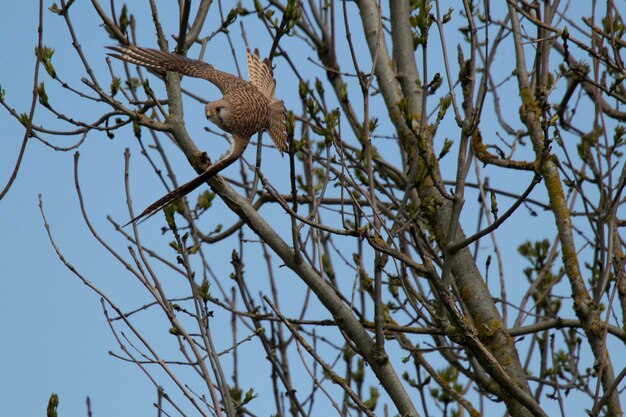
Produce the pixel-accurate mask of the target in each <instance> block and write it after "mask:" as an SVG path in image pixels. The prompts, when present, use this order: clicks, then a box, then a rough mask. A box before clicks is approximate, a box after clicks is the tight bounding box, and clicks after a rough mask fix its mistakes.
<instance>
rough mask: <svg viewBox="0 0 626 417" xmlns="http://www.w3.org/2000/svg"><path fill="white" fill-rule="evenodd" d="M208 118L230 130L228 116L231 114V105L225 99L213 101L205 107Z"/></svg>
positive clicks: (223, 128) (220, 126)
mask: <svg viewBox="0 0 626 417" xmlns="http://www.w3.org/2000/svg"><path fill="white" fill-rule="evenodd" d="M204 112H205V114H206V118H207V119H209V120H210V121H212V122H213V123H215V124H216V125H217V126H218V127H219V128H220V129H222V130H225V131H228V129H227V125H228V117H229V115H230V107H229V106H228V103H226V102H225V101H223V100H218V101H212V102H210V103H208V104H207V105H206V107H205V108H204Z"/></svg>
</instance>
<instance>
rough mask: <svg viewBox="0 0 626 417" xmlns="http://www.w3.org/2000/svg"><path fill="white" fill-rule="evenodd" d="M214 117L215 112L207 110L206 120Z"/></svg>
mask: <svg viewBox="0 0 626 417" xmlns="http://www.w3.org/2000/svg"><path fill="white" fill-rule="evenodd" d="M212 115H213V110H207V111H206V118H207V119H208V118H209V117H211V116H212Z"/></svg>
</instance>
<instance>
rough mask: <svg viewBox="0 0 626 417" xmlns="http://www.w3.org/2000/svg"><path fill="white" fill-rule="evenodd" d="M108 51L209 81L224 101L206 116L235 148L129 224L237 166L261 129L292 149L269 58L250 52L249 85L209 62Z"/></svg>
mask: <svg viewBox="0 0 626 417" xmlns="http://www.w3.org/2000/svg"><path fill="white" fill-rule="evenodd" d="M109 49H111V50H112V51H114V53H111V54H109V55H111V56H112V57H115V58H118V59H121V60H122V61H126V62H128V63H131V64H136V65H141V66H143V67H146V68H151V69H154V70H157V71H169V72H177V73H179V74H182V75H187V76H190V77H196V78H204V79H206V80H207V81H209V82H211V83H212V84H214V85H215V86H216V87H217V88H219V89H220V91H221V92H222V94H223V95H224V96H223V97H222V98H221V99H219V100H216V101H212V102H210V103H208V104H207V105H206V107H205V113H206V116H207V118H208V119H209V120H211V121H212V122H213V123H215V124H216V125H217V126H218V127H220V128H221V129H222V130H224V131H225V132H228V133H231V134H232V146H231V149H230V151H229V152H228V153H227V154H226V155H225V156H223V157H222V158H221V159H220V160H219V161H217V162H216V163H215V164H213V165H211V166H210V167H209V168H208V169H207V171H205V172H204V173H202V174H201V175H199V176H198V177H196V178H194V179H193V180H191V181H189V182H188V183H186V184H183V185H182V186H180V187H178V188H177V189H175V190H174V191H171V192H170V193H168V194H167V195H165V196H163V197H162V198H160V199H159V200H158V201H156V202H154V203H153V204H151V205H150V206H149V207H148V208H147V209H146V210H144V211H143V212H142V213H141V214H140V215H139V216H137V217H135V218H134V219H132V220H131V221H130V222H129V223H132V222H135V221H137V220H139V219H142V218H148V217H150V216H151V215H153V214H154V213H156V212H157V211H159V210H160V209H161V208H163V207H164V206H166V205H167V204H169V203H170V202H171V201H173V200H175V199H177V198H179V197H182V196H184V195H186V194H188V193H189V192H191V191H192V190H194V189H195V188H197V187H198V186H199V185H201V184H202V183H204V182H206V180H208V179H209V178H211V177H213V176H214V175H215V174H217V173H218V172H219V171H221V170H222V169H224V168H226V167H227V166H228V165H230V164H232V163H233V162H234V161H235V160H237V159H238V158H239V157H240V156H241V154H242V153H243V151H244V150H245V149H246V146H247V145H248V142H249V141H250V137H251V136H252V135H253V134H255V133H256V132H258V131H260V130H263V129H265V130H267V131H268V133H269V134H270V137H271V138H272V141H273V142H274V145H276V148H278V150H279V151H280V152H281V154H282V152H283V151H285V150H286V149H287V135H286V133H285V107H284V105H283V103H282V101H280V100H278V99H276V98H275V97H274V91H275V89H276V82H275V80H274V77H273V75H272V68H271V66H270V63H269V61H268V60H267V59H264V60H263V61H261V59H260V58H259V53H258V51H257V50H255V51H254V53H250V51H247V53H246V58H247V63H248V77H249V78H250V81H245V80H243V79H241V78H239V77H237V76H235V75H232V74H229V73H226V72H223V71H219V70H217V69H215V68H214V67H213V66H212V65H211V64H207V63H206V62H202V61H198V60H195V59H189V58H187V57H184V56H182V55H178V54H173V53H170V52H163V51H158V50H155V49H148V48H139V47H136V46H126V47H114V46H111V47H109Z"/></svg>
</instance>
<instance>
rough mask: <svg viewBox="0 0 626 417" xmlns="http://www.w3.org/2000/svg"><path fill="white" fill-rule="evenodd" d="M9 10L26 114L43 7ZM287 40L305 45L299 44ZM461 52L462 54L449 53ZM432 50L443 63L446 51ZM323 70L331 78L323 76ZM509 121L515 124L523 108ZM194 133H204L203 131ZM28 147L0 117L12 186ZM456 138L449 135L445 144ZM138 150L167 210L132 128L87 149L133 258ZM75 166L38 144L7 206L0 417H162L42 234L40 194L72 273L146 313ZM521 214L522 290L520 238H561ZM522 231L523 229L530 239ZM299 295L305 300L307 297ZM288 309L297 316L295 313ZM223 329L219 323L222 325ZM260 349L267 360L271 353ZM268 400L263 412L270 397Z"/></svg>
mask: <svg viewBox="0 0 626 417" xmlns="http://www.w3.org/2000/svg"><path fill="white" fill-rule="evenodd" d="M134 3H137V5H135V4H134ZM139 3H142V4H139ZM143 3H146V4H143ZM158 3H159V7H163V8H162V9H160V10H161V17H162V19H163V21H164V24H165V27H166V31H167V32H168V33H175V32H176V28H177V12H176V11H175V9H174V8H173V6H174V3H175V2H158ZM48 6H50V3H47V4H46V7H48ZM142 8H143V14H142V13H141V10H142ZM349 8H350V9H351V10H352V12H353V13H356V7H355V6H354V5H353V4H351V3H350V4H349ZM2 9H3V10H2V13H0V28H1V29H0V33H1V34H2V36H0V50H2V51H3V54H4V55H3V56H5V57H7V56H8V57H10V59H5V60H4V61H3V62H1V63H0V86H1V87H2V88H3V89H4V90H5V91H6V101H7V102H8V103H10V105H11V106H12V107H14V108H15V109H16V110H17V111H18V112H26V111H28V109H29V106H30V100H31V90H32V82H33V81H32V80H33V68H34V63H35V56H34V53H33V51H34V48H35V46H36V44H37V31H36V29H37V7H36V4H35V2H18V1H9V2H4V4H3V6H2ZM216 10H217V9H216V8H213V9H212V12H211V13H212V14H213V15H212V16H211V17H210V18H209V19H208V22H207V26H206V29H205V31H206V32H207V33H210V32H211V31H213V29H214V28H215V27H216V22H217V21H218V19H217V16H215V15H214V13H215V12H216ZM71 11H72V15H73V21H74V23H75V24H76V27H75V29H76V31H77V35H78V36H79V39H80V42H81V44H82V47H83V50H84V52H85V54H86V55H87V57H88V59H89V60H90V62H91V63H92V64H93V65H94V68H95V70H96V72H97V74H98V75H99V77H100V78H101V79H102V80H106V79H107V77H108V72H107V71H108V70H107V68H106V66H105V60H104V57H105V53H106V51H105V49H104V46H105V45H108V44H110V42H111V41H110V39H108V37H107V36H106V35H105V34H104V30H103V29H102V28H101V27H100V26H99V20H98V18H97V17H96V16H95V13H94V12H93V11H92V6H91V3H90V2H84V1H83V2H76V4H74V6H73V7H72V9H71ZM132 11H133V12H134V13H135V14H136V17H137V19H138V25H139V27H141V28H142V29H140V30H139V32H140V33H141V38H140V40H139V43H140V44H142V45H145V46H155V45H156V41H155V37H154V35H153V32H154V30H153V26H152V23H151V18H150V17H149V12H148V10H147V2H133V4H132ZM250 20H253V19H250ZM247 30H249V33H248V40H249V41H250V43H251V45H252V46H258V47H259V48H261V50H262V51H261V55H264V54H266V53H267V52H268V51H267V50H266V49H263V48H264V47H266V46H267V45H269V41H268V37H267V34H266V33H265V32H262V31H260V30H255V29H254V27H247ZM357 32H358V31H357ZM433 36H434V33H433ZM451 36H452V35H451ZM236 38H237V39H239V37H236ZM44 39H45V40H44V43H45V44H46V45H48V46H51V47H53V48H54V49H55V50H56V52H55V55H54V57H53V62H54V64H55V67H56V69H57V72H58V73H59V74H61V76H62V78H63V79H64V80H67V81H68V82H71V83H72V84H73V86H75V87H79V88H81V89H83V90H84V88H82V86H81V85H80V82H79V79H80V77H82V76H84V71H83V69H82V67H81V66H80V65H79V63H78V61H77V59H76V56H75V54H74V53H73V50H72V47H71V44H70V41H69V37H68V31H67V28H66V26H65V24H64V23H63V21H62V18H61V17H59V16H56V15H54V14H52V13H50V12H48V11H47V10H46V11H45V13H44ZM285 41H286V42H297V40H292V39H286V40H285ZM357 42H358V39H357ZM450 45H451V46H452V45H455V43H454V42H451V43H450ZM359 48H360V49H359V50H360V51H364V50H365V49H364V45H363V44H362V43H361V44H359ZM434 49H435V52H436V51H437V50H436V48H434ZM224 51H225V49H224V45H223V43H219V42H216V43H215V45H213V44H209V50H207V54H206V55H205V59H207V60H209V61H211V62H212V63H214V64H215V65H216V66H217V67H218V68H220V69H224V70H228V71H231V72H235V71H236V70H235V68H234V66H233V63H232V59H231V58H230V55H229V54H225V52H224ZM239 52H240V53H239V57H238V58H239V59H240V61H239V62H240V65H243V66H242V67H241V68H242V71H245V57H244V55H243V49H240V50H239ZM305 54H306V55H303V56H302V57H301V59H302V63H303V67H302V68H303V71H304V72H305V74H306V71H311V70H312V69H310V68H308V67H307V66H309V67H310V66H311V64H310V63H308V64H307V62H306V58H307V57H309V56H311V55H310V52H309V51H306V52H305ZM345 59H348V57H347V56H346V57H345ZM506 59H510V57H506V56H502V57H501V58H500V59H499V61H498V62H503V61H504V60H506ZM454 60H455V59H452V61H454ZM347 67H348V68H350V66H347ZM317 70H318V72H319V69H317ZM276 73H277V79H278V96H279V97H281V98H283V99H284V100H285V102H286V103H287V106H288V107H289V106H296V105H297V103H298V99H297V83H296V81H294V80H293V79H290V78H289V77H284V76H283V77H281V75H283V74H284V75H288V74H289V73H288V71H287V70H286V68H284V67H281V64H280V62H279V63H278V64H277V70H276ZM40 80H42V81H45V82H46V87H47V89H48V95H49V96H50V97H51V99H52V100H54V98H55V93H56V92H59V91H60V88H59V87H58V86H55V83H53V82H51V80H50V79H49V77H48V76H47V74H46V73H45V72H44V71H43V69H42V70H41V71H40ZM151 81H152V82H151V86H152V87H153V88H154V89H155V90H157V91H159V90H158V89H159V88H160V86H159V85H157V84H158V83H159V81H158V80H157V79H156V78H152V79H151ZM103 83H104V82H103ZM104 84H105V85H106V84H107V83H104ZM185 85H186V86H187V87H189V86H192V87H193V88H198V89H200V94H201V95H202V96H203V97H206V98H214V97H216V96H217V90H216V89H215V88H212V87H209V86H207V85H206V84H204V83H194V81H193V80H185ZM66 96H67V95H66ZM59 107H60V108H62V109H65V111H66V112H67V113H68V114H71V115H73V116H75V117H76V118H77V119H82V120H93V119H95V118H96V117H98V116H99V115H100V113H99V112H98V109H97V108H96V107H90V106H84V103H82V102H80V101H75V100H74V101H69V100H68V101H67V102H63V103H62V104H60V105H59ZM185 110H186V120H187V124H188V126H189V127H190V130H191V133H192V136H194V137H204V136H208V134H207V133H206V132H204V130H203V127H204V126H206V121H205V120H204V118H203V117H202V111H201V106H200V105H198V104H195V107H187V108H186V109H185ZM508 111H511V112H517V107H515V108H510V109H508ZM449 119H451V118H449ZM35 122H36V123H37V124H44V125H45V124H50V125H51V126H60V125H59V124H58V123H57V122H56V121H55V120H54V118H53V117H51V116H50V115H49V114H48V112H47V111H46V110H45V109H44V108H42V107H38V108H37V113H36V117H35ZM448 122H449V123H450V122H452V121H451V120H448ZM193 126H196V127H195V128H192V127H193ZM23 134H24V132H23V128H22V126H21V125H19V123H17V122H16V121H15V120H14V119H13V118H11V117H10V116H9V115H8V114H7V112H6V111H4V110H2V111H0V180H1V181H0V183H1V184H2V185H4V183H5V181H6V179H7V178H8V177H9V176H10V173H11V171H12V169H13V167H14V163H15V158H16V156H17V154H18V150H19V146H20V143H21V139H22V137H23ZM444 136H446V135H442V137H444ZM453 139H456V137H453ZM77 140H78V138H76V137H68V138H55V144H57V145H63V146H69V145H70V144H73V143H75V142H76V141H77ZM265 140H268V139H267V138H266V139H265ZM198 144H199V145H200V146H206V149H207V152H208V153H209V154H210V156H212V157H213V158H216V157H217V156H218V155H220V154H221V153H222V152H223V151H224V150H225V149H226V144H225V143H224V142H223V141H219V140H214V142H204V141H198ZM209 144H210V146H209ZM126 147H129V148H130V150H131V152H132V153H133V158H132V167H131V184H132V187H133V193H134V195H133V198H134V201H135V205H136V206H135V207H136V209H137V208H139V207H144V206H145V205H146V204H147V203H150V202H151V201H152V200H154V199H155V197H159V196H160V195H161V194H162V193H163V188H162V186H161V185H160V184H159V182H158V181H157V180H156V178H155V177H154V175H153V174H152V172H150V168H149V166H148V165H147V163H146V162H145V160H144V159H143V158H141V157H140V156H139V147H138V146H137V145H136V142H135V140H134V137H133V136H132V132H131V131H130V130H129V129H128V130H126V131H124V132H119V133H118V134H116V137H115V139H113V140H110V139H108V138H107V137H106V136H105V135H104V134H92V135H90V136H89V137H88V138H87V140H86V142H85V143H84V145H83V146H81V148H80V182H81V186H82V189H83V192H84V194H85V201H86V204H87V209H88V211H89V215H90V218H91V220H92V221H93V224H94V227H95V228H96V230H98V231H99V232H100V233H102V236H103V237H105V239H107V240H109V241H112V242H113V244H114V245H115V247H116V248H117V249H118V250H123V248H124V247H125V246H126V245H127V243H126V242H125V241H124V240H123V239H122V238H120V236H119V235H117V234H115V233H114V232H113V230H112V227H111V225H110V224H109V222H108V221H107V220H106V216H107V215H111V216H112V217H113V218H114V219H115V220H116V221H118V222H125V221H126V220H127V218H128V213H127V211H126V208H125V203H124V201H125V196H124V188H123V174H124V159H123V152H124V149H125V148H126ZM251 148H252V149H248V151H247V153H246V155H247V156H248V157H249V159H248V160H250V161H252V160H253V155H254V152H255V149H254V147H251ZM168 151H169V152H171V154H172V155H177V156H175V157H174V160H175V164H176V165H175V170H176V172H177V174H178V175H179V181H180V180H181V179H186V178H190V177H191V176H192V175H193V173H192V170H191V168H189V166H188V165H187V164H186V163H185V161H184V159H183V157H182V153H180V152H179V151H177V150H176V149H174V148H173V147H169V148H168ZM383 151H384V149H383ZM455 157H456V156H454V158H455ZM73 158H74V157H73V152H55V151H52V150H51V149H49V148H48V147H46V146H44V145H43V144H41V143H39V142H38V141H35V140H33V141H31V142H30V143H29V145H28V147H27V150H26V153H25V156H24V162H23V164H22V167H21V169H20V172H19V174H18V178H17V180H16V182H15V184H14V185H13V187H12V189H11V191H10V192H9V194H8V195H7V196H6V197H5V198H4V199H3V200H1V201H0V245H1V248H0V249H1V250H0V297H2V298H1V301H0V335H1V336H0V375H1V376H0V410H1V411H0V414H1V415H3V416H7V417H32V416H41V415H43V413H44V412H45V406H46V404H47V400H48V397H49V395H50V393H52V392H56V393H58V394H59V396H60V399H61V406H60V408H59V411H60V417H70V416H72V417H77V416H84V415H86V411H85V410H86V408H85V404H84V401H85V398H86V397H87V396H90V397H91V398H92V406H93V410H94V415H95V416H97V417H104V416H120V417H124V416H151V415H155V410H154V408H153V407H152V405H151V404H152V402H154V401H155V400H156V395H155V390H154V388H153V387H152V386H151V385H150V384H149V383H148V381H147V380H146V378H145V377H144V375H143V374H141V372H140V371H139V370H138V369H137V368H136V367H135V366H134V365H132V364H128V363H125V362H122V361H120V360H117V359H115V358H112V357H111V356H110V355H108V354H107V352H108V351H109V350H114V351H115V350H118V348H117V345H116V343H115V341H114V340H113V337H112V335H111V332H110V331H109V329H108V326H107V323H106V321H105V320H104V318H103V315H102V307H101V305H100V302H99V297H98V296H97V295H96V294H94V293H93V292H92V291H90V290H89V289H88V288H86V287H85V286H84V285H83V284H82V283H81V282H80V281H79V280H78V279H76V278H75V277H74V276H73V275H72V274H71V273H70V272H69V271H68V270H67V268H65V266H63V264H62V263H61V262H60V261H59V259H58V257H57V255H56V254H55V253H54V250H53V248H52V246H51V244H50V242H49V240H48V238H47V236H46V232H45V229H44V227H43V221H42V218H41V214H40V212H39V208H38V195H39V194H41V195H42V198H43V203H44V208H45V211H46V215H47V218H48V222H49V223H50V225H51V227H52V232H53V234H54V236H55V239H56V243H57V245H58V246H59V247H60V249H61V250H62V251H63V253H64V255H65V256H66V257H67V259H68V261H69V262H70V263H72V264H73V265H74V266H75V267H76V268H77V269H78V270H80V271H81V272H82V273H84V274H85V275H86V276H87V277H88V278H89V279H91V280H93V281H94V282H96V283H97V285H99V286H102V287H103V288H105V289H106V291H107V293H108V294H110V295H111V296H112V297H113V298H115V299H116V301H118V302H119V303H120V304H122V305H125V306H139V305H141V302H137V300H144V299H145V295H144V294H143V292H142V291H141V288H139V286H138V284H137V283H136V282H130V279H131V278H129V276H128V274H127V273H126V272H125V271H124V269H123V267H122V266H121V265H119V264H118V263H116V262H114V261H113V260H112V258H111V256H110V255H109V254H108V253H107V252H106V251H105V250H104V249H103V248H102V246H100V245H99V244H98V243H97V242H96V241H95V240H94V239H93V237H92V236H91V235H90V233H89V231H88V230H87V227H86V226H85V224H84V222H83V221H82V217H81V215H80V210H79V206H78V199H77V196H76V191H75V189H74V182H73V169H74V168H73ZM452 159H453V158H449V160H451V162H450V163H453V162H454V161H452ZM281 166H285V167H286V166H287V160H286V159H280V158H278V157H277V156H276V155H272V154H271V153H270V152H265V153H264V166H263V169H264V172H266V173H267V175H268V176H270V178H271V179H272V180H273V181H275V182H276V183H278V184H280V176H281V171H280V167H281ZM231 169H233V170H235V169H239V167H238V166H236V167H233V168H231ZM146 172H147V175H145V176H144V175H143V173H146ZM444 174H445V173H444ZM451 178H453V176H452V173H450V175H448V176H447V179H451ZM528 180H530V177H529V178H528ZM494 181H496V182H499V184H495V185H500V186H503V187H505V188H509V189H511V188H514V189H523V188H525V186H526V184H527V183H523V184H510V183H507V181H508V180H507V179H506V178H497V179H495V180H494ZM539 188H541V187H538V190H537V191H536V192H535V193H533V197H534V198H541V197H542V194H543V191H542V189H541V190H540V189H539ZM470 198H475V196H472V197H470ZM509 203H510V201H507V200H501V202H500V204H501V208H504V207H508V204H509ZM216 210H217V209H216ZM216 213H219V214H216V216H218V218H217V219H211V220H212V221H215V223H216V224H217V223H224V224H228V221H229V220H232V215H229V214H228V213H227V212H225V211H224V210H221V211H216ZM519 215H520V216H523V218H526V222H525V223H523V222H518V223H517V224H518V226H517V227H518V228H517V229H515V228H510V227H509V226H508V225H506V226H505V227H503V228H502V229H501V230H500V231H499V232H498V233H501V236H505V238H504V241H505V242H507V239H511V244H510V245H503V249H504V255H505V256H506V259H507V262H509V260H510V263H509V264H508V265H507V268H508V271H507V272H508V273H510V274H512V275H513V276H515V277H516V279H523V278H522V277H521V273H520V271H521V268H522V263H521V262H520V261H515V260H513V259H514V258H517V257H516V255H515V252H516V247H517V244H516V243H514V242H516V241H517V240H520V243H521V238H519V235H520V233H521V231H528V229H533V230H536V231H537V233H536V234H535V235H534V236H529V237H530V238H532V239H539V238H543V237H551V236H552V235H553V233H554V229H553V227H552V223H551V221H550V220H551V219H550V217H549V216H540V217H539V218H534V217H530V216H529V215H528V213H527V212H524V211H520V214H519ZM219 216H224V217H219ZM229 216H230V217H229ZM466 216H467V218H466V220H467V221H469V222H470V223H472V222H475V219H476V217H475V216H476V215H475V213H468V214H467V215H466ZM155 217H156V216H155ZM160 224H161V220H160V219H159V220H158V221H154V220H150V221H148V222H146V223H145V224H143V225H142V228H143V229H142V230H143V240H144V242H151V244H152V243H153V242H154V244H153V246H154V247H165V245H166V244H167V242H168V241H169V238H168V237H163V236H161V234H160V230H159V229H160ZM472 224H473V223H472ZM520 224H521V225H522V226H523V227H522V228H521V229H520V228H519V225H520ZM159 245H161V246H159ZM484 245H487V246H488V245H490V243H489V242H488V241H487V240H485V241H484ZM231 249H232V246H229V245H227V244H225V245H222V246H220V245H216V247H215V248H212V249H211V253H213V254H214V255H215V256H216V257H219V256H225V255H226V256H229V255H230V251H231ZM226 266H228V265H226ZM283 269H286V268H283ZM228 272H230V271H228V270H227V269H225V270H223V271H220V270H218V271H216V274H218V275H219V274H227V273H228ZM280 274H283V276H284V278H285V282H286V284H285V285H287V286H290V285H293V286H294V291H297V289H296V286H297V285H299V283H295V282H294V280H289V277H290V276H291V275H290V274H289V272H288V271H283V270H281V271H280ZM492 276H493V277H494V278H493V280H494V281H495V280H496V278H495V277H496V271H495V268H493V269H492ZM287 288H289V287H287ZM298 288H299V290H301V289H302V287H301V286H300V287H298ZM513 288H514V287H513ZM286 308H289V305H287V306H286ZM143 320H145V322H143V323H142V324H145V325H146V327H145V329H146V330H145V331H146V332H150V331H155V333H158V331H159V330H162V329H163V326H162V325H163V323H162V322H159V320H160V319H157V318H151V317H149V316H147V317H145V318H144V319H143ZM150 320H155V321H154V324H152V325H151V324H150ZM140 322H141V319H140ZM217 322H218V323H219V320H218V321H217ZM151 326H152V327H151ZM218 330H219V329H218ZM161 337H163V336H161ZM165 337H167V336H165ZM168 340H169V341H171V338H169V339H163V343H170V342H169V341H168ZM228 342H229V341H224V342H223V343H222V345H223V346H224V347H227V346H228V344H229V343H228ZM249 348H250V349H259V346H258V345H254V346H250V347H249ZM242 357H243V355H242ZM254 366H255V364H253V363H251V364H250V368H249V369H251V370H253V372H250V375H249V381H250V384H251V385H252V384H256V385H254V386H255V388H257V387H258V388H257V390H261V391H262V389H263V381H266V378H267V373H263V372H255V371H254ZM259 401H264V399H263V397H261V399H260V400H259ZM261 404H262V403H261ZM269 410H271V405H268V412H267V413H262V412H261V413H260V415H267V414H269ZM579 411H580V410H579Z"/></svg>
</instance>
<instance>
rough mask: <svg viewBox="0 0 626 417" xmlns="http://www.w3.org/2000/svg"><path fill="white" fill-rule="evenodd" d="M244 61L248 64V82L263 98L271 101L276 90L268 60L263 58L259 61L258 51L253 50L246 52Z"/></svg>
mask: <svg viewBox="0 0 626 417" xmlns="http://www.w3.org/2000/svg"><path fill="white" fill-rule="evenodd" d="M246 60H247V62H248V78H249V79H250V82H251V83H252V84H253V85H254V86H255V87H256V88H258V89H259V91H260V92H261V93H263V95H264V96H265V97H267V98H268V99H270V100H271V99H273V98H274V92H275V90H276V81H275V80H274V75H273V74H272V67H271V64H270V62H269V60H268V59H267V58H265V59H264V60H263V61H261V58H259V50H258V49H255V50H254V52H253V53H250V50H249V49H248V50H247V51H246Z"/></svg>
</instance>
